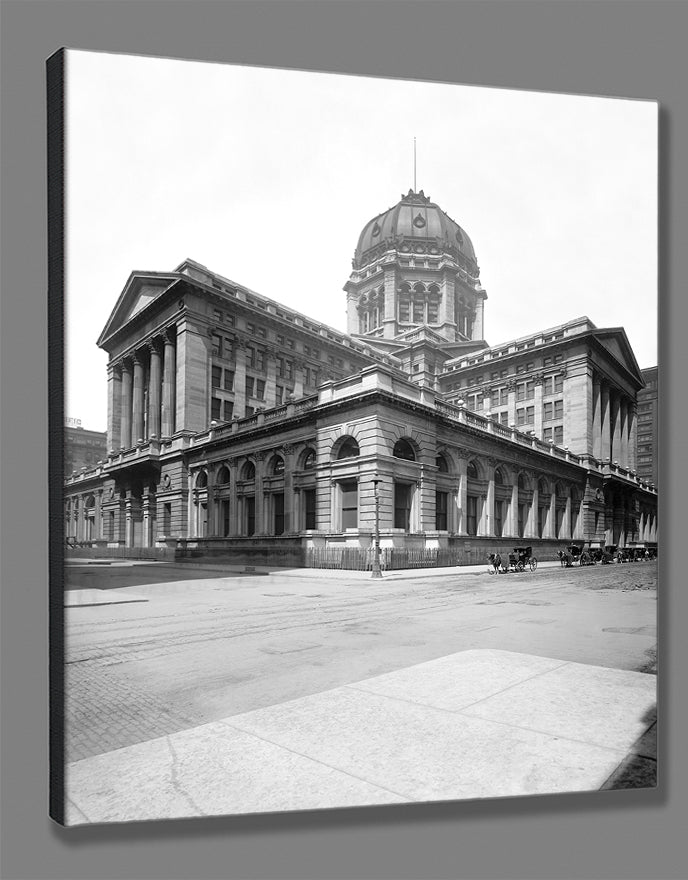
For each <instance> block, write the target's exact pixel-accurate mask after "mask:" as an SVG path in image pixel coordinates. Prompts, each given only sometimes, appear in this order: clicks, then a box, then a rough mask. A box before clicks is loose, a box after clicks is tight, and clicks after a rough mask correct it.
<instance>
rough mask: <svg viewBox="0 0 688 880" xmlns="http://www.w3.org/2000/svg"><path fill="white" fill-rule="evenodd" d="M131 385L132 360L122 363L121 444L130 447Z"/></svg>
mask: <svg viewBox="0 0 688 880" xmlns="http://www.w3.org/2000/svg"><path fill="white" fill-rule="evenodd" d="M131 385H132V368H131V362H130V361H123V363H122V421H121V433H120V441H119V442H120V446H121V447H122V448H123V449H128V448H129V447H130V446H131V402H132V395H131Z"/></svg>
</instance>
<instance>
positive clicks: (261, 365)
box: [255, 348, 265, 372]
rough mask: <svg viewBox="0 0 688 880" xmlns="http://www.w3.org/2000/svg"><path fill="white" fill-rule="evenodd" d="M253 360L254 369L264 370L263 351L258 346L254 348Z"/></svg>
mask: <svg viewBox="0 0 688 880" xmlns="http://www.w3.org/2000/svg"><path fill="white" fill-rule="evenodd" d="M255 361H256V370H260V371H261V372H263V371H264V370H265V352H264V351H263V350H262V349H260V348H257V349H256V358H255Z"/></svg>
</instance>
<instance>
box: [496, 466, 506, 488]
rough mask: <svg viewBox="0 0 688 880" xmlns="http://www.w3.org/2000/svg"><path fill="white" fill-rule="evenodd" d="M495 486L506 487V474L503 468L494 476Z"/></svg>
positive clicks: (498, 469)
mask: <svg viewBox="0 0 688 880" xmlns="http://www.w3.org/2000/svg"><path fill="white" fill-rule="evenodd" d="M494 481H495V486H503V485H504V474H503V473H502V470H501V468H497V470H496V471H495V475H494Z"/></svg>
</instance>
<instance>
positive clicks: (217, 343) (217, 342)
mask: <svg viewBox="0 0 688 880" xmlns="http://www.w3.org/2000/svg"><path fill="white" fill-rule="evenodd" d="M212 346H213V349H212V350H213V355H214V356H215V357H222V337H221V336H218V335H217V333H213V339H212Z"/></svg>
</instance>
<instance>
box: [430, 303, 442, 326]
mask: <svg viewBox="0 0 688 880" xmlns="http://www.w3.org/2000/svg"><path fill="white" fill-rule="evenodd" d="M438 315H439V307H438V304H437V303H436V302H430V303H428V323H430V324H436V323H437V321H438Z"/></svg>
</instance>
